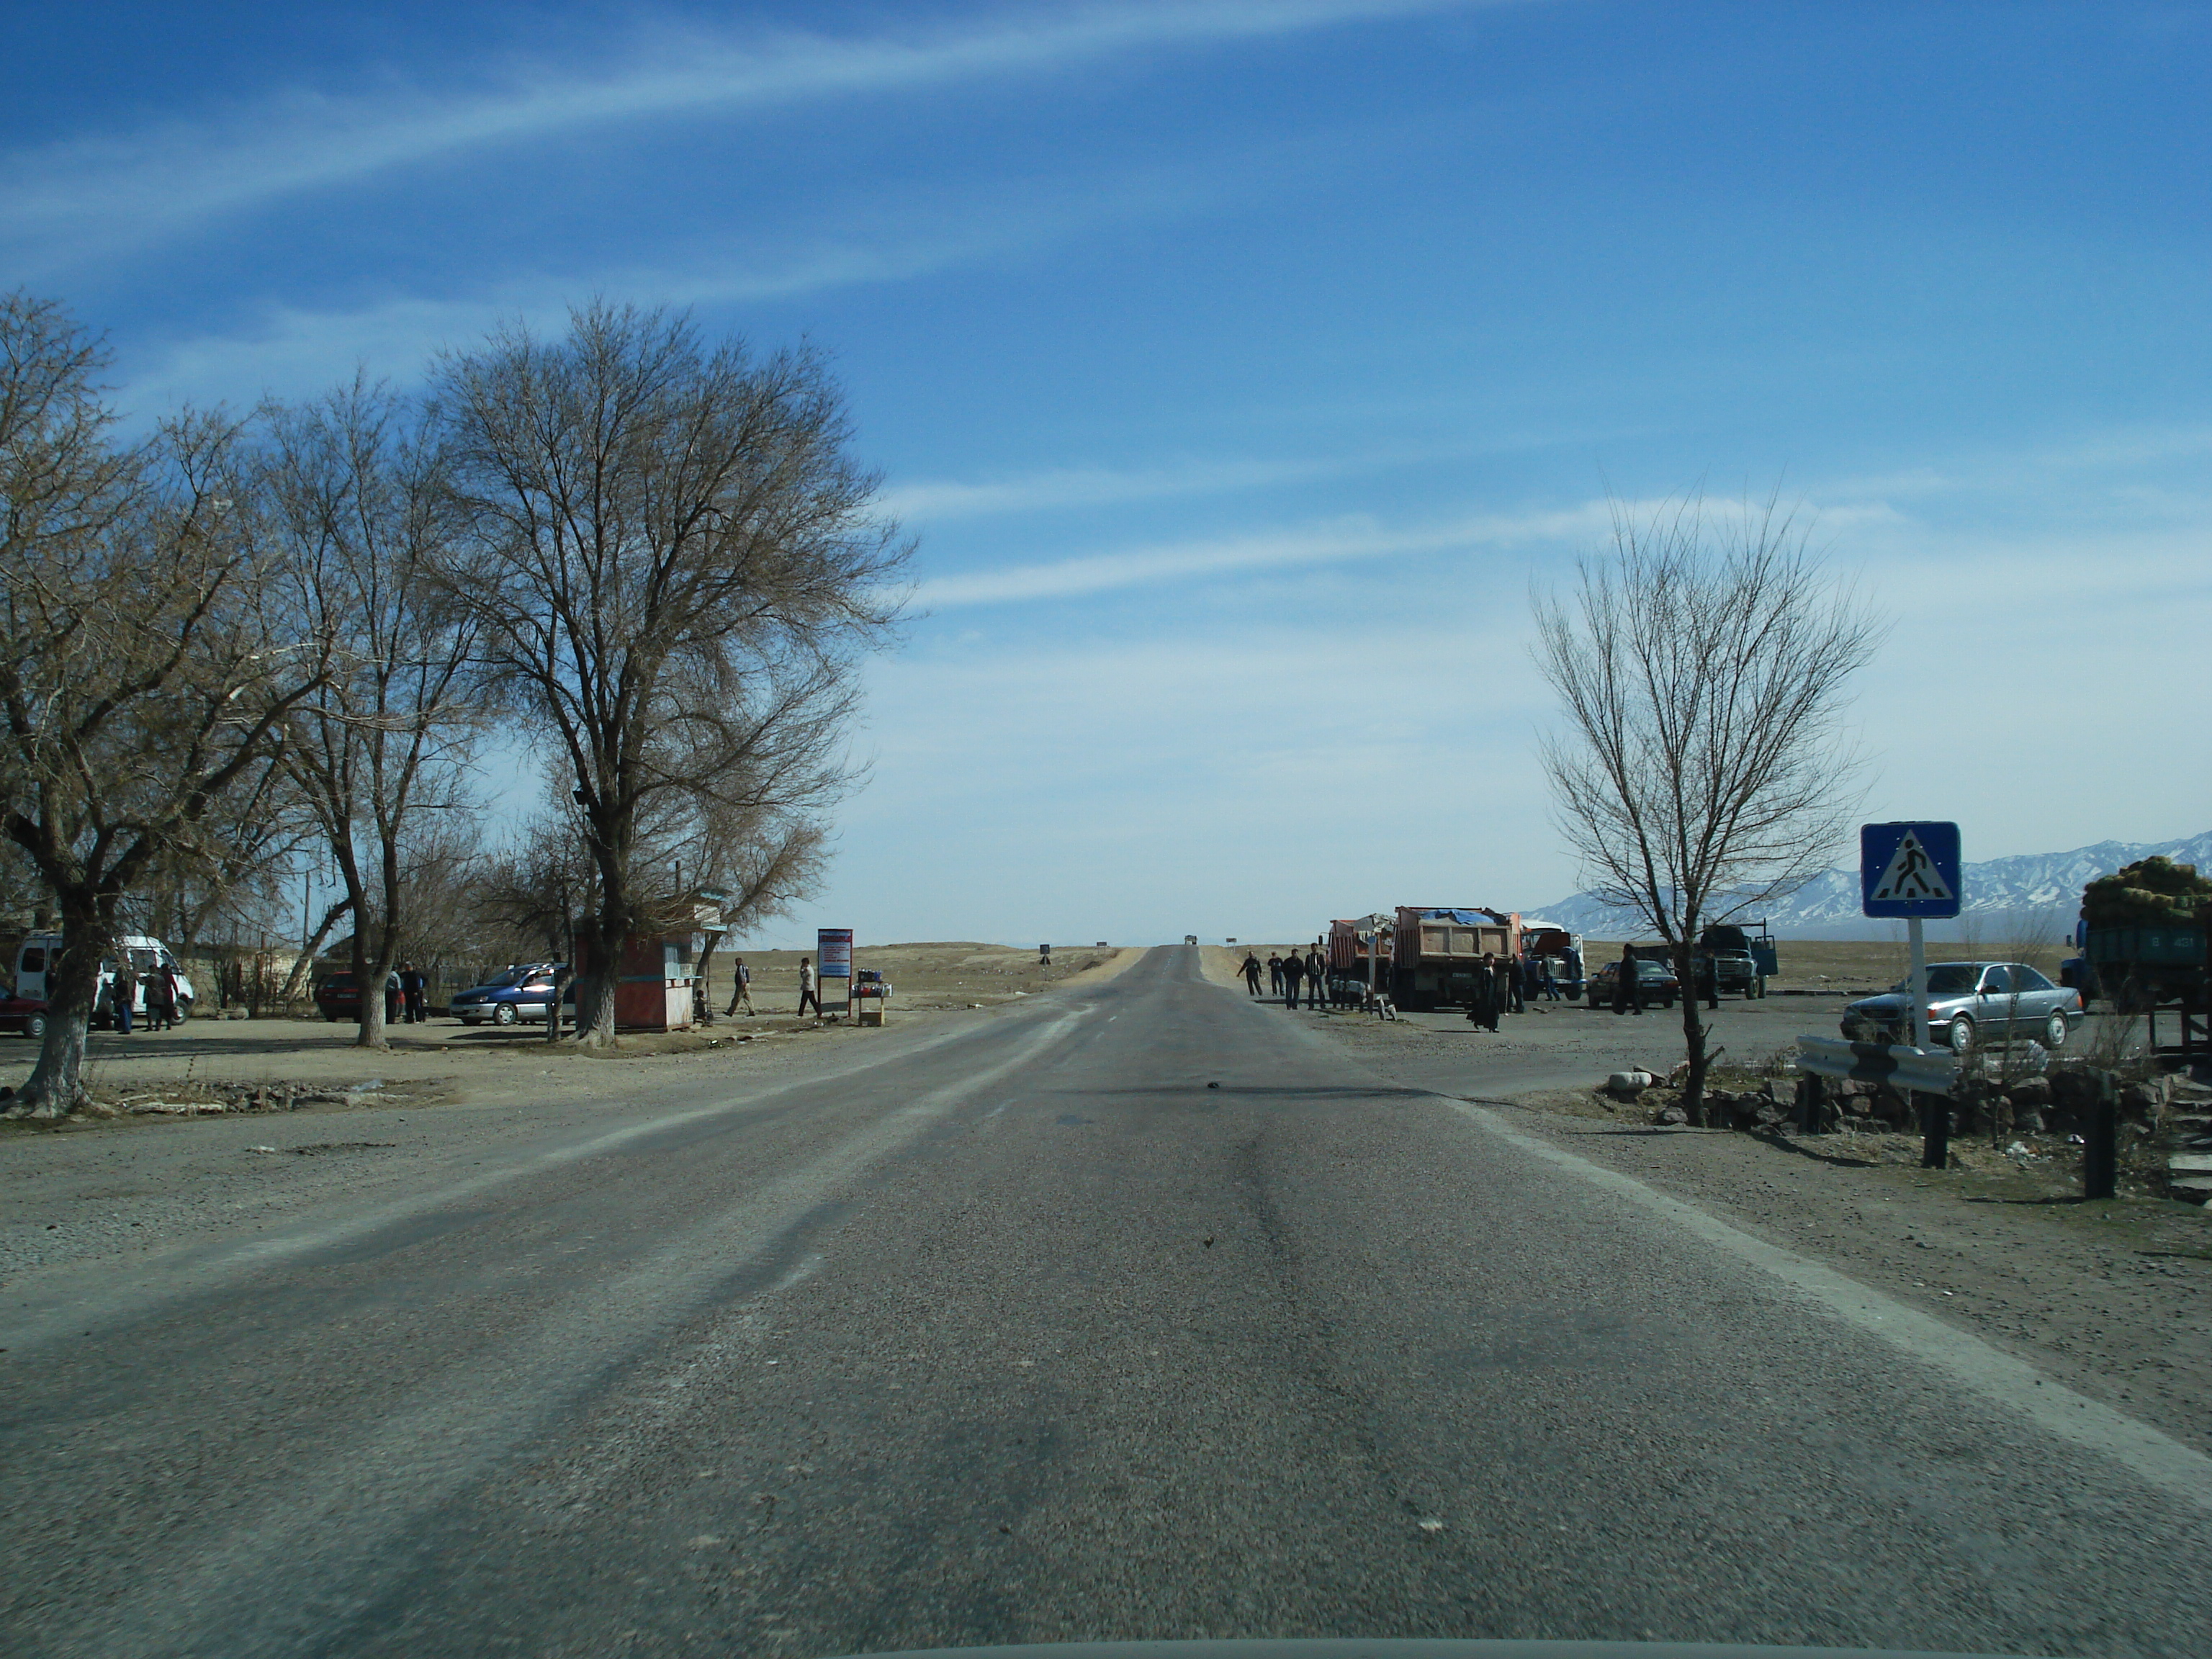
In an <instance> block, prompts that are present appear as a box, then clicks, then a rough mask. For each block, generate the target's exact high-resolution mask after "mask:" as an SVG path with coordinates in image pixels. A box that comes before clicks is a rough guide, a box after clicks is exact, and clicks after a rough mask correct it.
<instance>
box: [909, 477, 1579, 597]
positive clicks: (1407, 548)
mask: <svg viewBox="0 0 2212 1659" xmlns="http://www.w3.org/2000/svg"><path fill="white" fill-rule="evenodd" d="M1607 512H1608V508H1607V506H1606V504H1605V503H1603V502H1601V501H1592V502H1585V503H1583V504H1582V505H1580V506H1577V507H1568V508H1564V509H1561V510H1559V511H1554V512H1539V513H1522V514H1486V515H1482V516H1478V517H1469V518H1461V519H1454V520H1448V521H1445V522H1443V523H1437V524H1429V525H1418V526H1404V527H1400V528H1391V527H1389V526H1383V525H1379V524H1376V523H1375V522H1374V521H1373V520H1368V519H1363V518H1352V519H1340V520H1333V521H1331V522H1329V523H1328V524H1323V525H1316V526H1305V527H1303V528H1295V529H1285V530H1279V531H1267V532H1257V533H1255V534H1252V535H1249V536H1235V537H1226V538H1218V539H1213V540H1206V541H1192V542H1178V543H1171V544H1165V545H1162V546H1156V547H1140V548H1131V549H1127V550H1122V551H1119V552H1113V553H1097V554H1091V555H1087V556H1083V557H1079V558H1073V559H1059V560H1054V561H1052V562H1047V563H1042V564H1030V565H1012V566H1007V567H1005V568H1000V569H996V570H979V571H972V572H963V573H962V574H955V575H945V576H933V577H929V578H927V579H925V580H922V581H921V583H919V584H918V585H917V586H916V588H915V603H916V604H917V605H921V606H922V607H924V608H926V609H927V610H930V611H949V610H953V609H957V608H959V607H962V606H967V605H1012V604H1021V603H1025V602H1031V601H1036V600H1039V599H1079V598H1081V597H1083V596H1085V595H1086V594H1091V593H1103V592H1109V591H1111V590H1113V589H1115V588H1125V587H1138V586H1152V585H1156V584H1159V583H1163V582H1177V581H1189V580H1195V579H1198V578H1200V577H1206V576H1221V575H1229V574H1236V573H1238V572H1241V571H1248V570H1266V571H1270V572H1273V571H1279V570H1285V569H1291V568H1299V567H1304V566H1311V565H1320V564H1334V563H1340V562H1346V561H1350V560H1358V559H1378V558H1387V557H1389V556H1391V555H1393V554H1419V553H1434V552H1440V551H1443V550H1447V549H1450V548H1474V547H1479V546H1504V545H1507V544H1513V543H1518V542H1532V541H1540V540H1557V539H1562V538H1568V539H1574V540H1577V541H1587V540H1589V539H1590V538H1593V537H1595V536H1596V535H1598V534H1600V533H1601V532H1603V530H1604V529H1605V527H1606V526H1607V523H1608V522H1609V520H1608V518H1607Z"/></svg>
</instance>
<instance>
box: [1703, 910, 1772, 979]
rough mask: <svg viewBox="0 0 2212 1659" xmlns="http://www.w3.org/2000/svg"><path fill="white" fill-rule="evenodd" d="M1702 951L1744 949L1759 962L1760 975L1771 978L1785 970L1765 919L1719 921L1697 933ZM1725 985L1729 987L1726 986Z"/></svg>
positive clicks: (1763, 977) (1748, 955) (1745, 953)
mask: <svg viewBox="0 0 2212 1659" xmlns="http://www.w3.org/2000/svg"><path fill="white" fill-rule="evenodd" d="M1698 948H1699V950H1701V951H1714V952H1716V953H1717V952H1720V951H1730V952H1735V951H1741V953H1743V954H1744V955H1746V956H1747V957H1750V958H1751V959H1752V961H1753V963H1756V964H1758V968H1759V977H1760V978H1761V979H1772V978H1773V977H1774V976H1775V975H1778V974H1779V973H1780V972H1781V971H1782V957H1781V953H1780V952H1779V951H1778V950H1777V949H1776V948H1775V944H1774V935H1773V934H1772V933H1770V932H1769V931H1768V930H1767V926H1766V924H1765V922H1763V921H1754V922H1753V923H1751V924H1750V925H1749V926H1748V927H1747V926H1743V925H1741V924H1739V923H1736V922H1733V921H1717V922H1715V923H1713V924H1712V926H1711V927H1706V928H1704V929H1701V930H1700V931H1699V934H1698ZM1722 988H1723V989H1726V988H1727V987H1725V986H1723V987H1722Z"/></svg>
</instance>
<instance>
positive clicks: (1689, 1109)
mask: <svg viewBox="0 0 2212 1659" xmlns="http://www.w3.org/2000/svg"><path fill="white" fill-rule="evenodd" d="M1683 933H1684V938H1683V939H1682V940H1681V942H1680V943H1679V944H1677V945H1675V946H1674V978H1675V980H1676V981H1678V982H1679V983H1680V986H1681V997H1682V1047H1683V1049H1684V1051H1685V1052H1686V1054H1688V1055H1689V1060H1690V1073H1689V1075H1688V1076H1687V1077H1686V1078H1684V1079H1682V1113H1683V1115H1684V1116H1685V1117H1686V1118H1687V1119H1688V1120H1689V1121H1690V1123H1691V1125H1692V1127H1696V1128H1700V1129H1702V1128H1704V1127H1705V1073H1706V1072H1707V1071H1708V1070H1709V1069H1710V1068H1711V1063H1712V1062H1711V1059H1710V1058H1709V1057H1708V1056H1707V1054H1706V1053H1705V1018H1704V1016H1703V1015H1702V1014H1701V1013H1700V1012H1699V1009H1698V974H1697V967H1698V964H1697V961H1696V956H1697V950H1696V947H1695V946H1694V945H1692V944H1691V943H1690V942H1689V941H1690V939H1691V938H1692V937H1694V935H1692V934H1691V933H1690V930H1689V929H1687V928H1685V929H1684V930H1683Z"/></svg>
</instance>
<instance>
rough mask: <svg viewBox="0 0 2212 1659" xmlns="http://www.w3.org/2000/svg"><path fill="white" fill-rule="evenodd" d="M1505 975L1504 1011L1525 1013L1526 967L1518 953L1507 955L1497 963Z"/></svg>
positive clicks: (1526, 1000)
mask: <svg viewBox="0 0 2212 1659" xmlns="http://www.w3.org/2000/svg"><path fill="white" fill-rule="evenodd" d="M1498 969H1499V971H1500V972H1502V973H1503V974H1504V975H1505V1012H1507V1013H1509V1014H1525V1013H1527V1012H1528V966H1527V964H1526V963H1523V962H1522V960H1521V958H1520V957H1519V956H1518V955H1509V956H1508V957H1506V958H1505V960H1504V961H1503V962H1501V963H1498Z"/></svg>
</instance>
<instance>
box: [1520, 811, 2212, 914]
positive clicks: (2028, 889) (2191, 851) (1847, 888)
mask: <svg viewBox="0 0 2212 1659" xmlns="http://www.w3.org/2000/svg"><path fill="white" fill-rule="evenodd" d="M2160 853H2162V854H2165V855H2166V857H2168V858H2171V859H2173V860H2178V861H2179V862H2180V863H2183V864H2194V865H2196V866H2197V867H2198V868H2200V869H2202V868H2203V867H2204V866H2207V865H2212V829H2208V830H2206V831H2205V832H2204V833H2203V834H2202V835H2198V836H2188V837H2186V838H2185V839H2183V840H2180V841H2163V842H2123V841H2100V842H2093V843H2092V844H2091V845H2089V846H2087V847H2077V848H2074V849H2072V850H2071V851H2070V852H2064V853H2020V854H2014V855H2013V856H2012V857H2010V858H2002V859H1985V860H1982V861H1981V862H1980V863H1978V864H1976V863H1969V864H1967V865H1966V867H1965V869H1964V870H1962V871H1961V872H1960V879H1961V888H1960V891H1961V893H1962V895H1963V896H1964V898H1965V901H1966V902H1965V907H1964V910H1963V912H1962V914H1961V915H1960V918H1959V920H1958V921H1936V922H1930V923H1929V924H1928V927H1929V933H1930V934H1931V935H1935V936H1936V937H1954V938H1955V937H1957V936H1959V935H1960V934H1961V933H1974V932H1977V931H1978V930H1979V929H1981V928H1983V927H1992V926H1993V927H1999V928H2007V929H2011V930H2013V931H2018V929H2019V928H2021V927H2033V928H2035V929H2036V931H2038V932H2039V933H2041V932H2044V931H2048V932H2051V933H2054V934H2057V933H2064V932H2065V931H2066V930H2068V929H2069V928H2070V927H2072V926H2073V925H2074V919H2075V915H2076V914H2077V912H2078V911H2079V908H2080V906H2081V890H2082V888H2083V887H2085V886H2087V884H2089V883H2090V882H2091V881H2093V880H2094V879H2095V878H2097V877H2099V876H2105V875H2110V874H2111V873H2112V872H2113V871H2115V870H2118V869H2119V868H2120V867H2121V866H2123V865H2128V864H2132V863H2134V862H2135V861H2136V860H2137V859H2143V858H2149V857H2151V856H2152V855H2153V854H2160ZM1536 915H1540V916H1541V917H1542V919H1543V920H1545V921H1549V922H1553V923H1554V924H1556V925H1557V926H1559V927H1565V928H1567V929H1569V930H1571V931H1572V932H1574V933H1585V934H1593V935H1595V936H1596V937H1598V938H1600V939H1620V938H1623V937H1626V936H1631V935H1633V934H1635V933H1642V932H1647V931H1649V930H1648V929H1645V928H1644V927H1641V926H1640V924H1638V922H1637V921H1635V920H1634V918H1633V917H1632V916H1631V915H1629V914H1628V913H1626V912H1624V911H1620V910H1616V909H1615V908H1613V907H1612V906H1610V905H1607V903H1605V902H1604V901H1603V900H1601V899H1600V898H1598V897H1597V896H1596V895H1595V894H1592V893H1587V892H1583V893H1574V894H1571V895H1569V896H1567V897H1566V898H1564V899H1562V900H1560V901H1559V902H1558V903H1557V904H1553V905H1547V906H1546V907H1544V908H1541V909H1540V910H1538V911H1537V912H1536ZM1754 919H1757V918H1754ZM1764 920H1765V921H1766V923H1767V925H1768V926H1769V927H1771V928H1772V929H1773V930H1774V932H1775V933H1778V934H1781V935H1784V936H1785V937H1786V936H1791V935H1794V936H1796V937H1798V938H1801V939H1887V938H1889V937H1890V936H1891V935H1892V934H1893V933H1900V932H1901V931H1902V930H1903V928H1904V927H1905V924H1904V923H1903V922H1901V921H1897V922H1893V921H1876V920H1875V919H1874V918H1872V917H1869V916H1865V915H1861V914H1860V913H1859V872H1857V870H1856V869H1835V870H1825V871H1823V872H1821V873H1820V874H1819V875H1817V876H1815V877H1814V878H1813V879H1812V880H1810V881H1808V882H1807V883H1806V884H1804V885H1803V886H1802V887H1801V888H1799V889H1798V890H1796V892H1795V893H1793V894H1791V895H1790V896H1789V897H1788V898H1786V899H1784V900H1783V901H1782V902H1780V903H1778V904H1777V905H1775V906H1773V907H1772V908H1771V909H1769V910H1768V911H1767V912H1766V914H1765V917H1764ZM2046 923H2047V924H2048V927H2047V928H2046V927H2045V924H2046Z"/></svg>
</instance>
